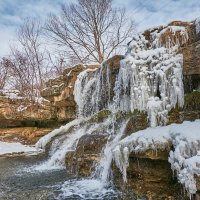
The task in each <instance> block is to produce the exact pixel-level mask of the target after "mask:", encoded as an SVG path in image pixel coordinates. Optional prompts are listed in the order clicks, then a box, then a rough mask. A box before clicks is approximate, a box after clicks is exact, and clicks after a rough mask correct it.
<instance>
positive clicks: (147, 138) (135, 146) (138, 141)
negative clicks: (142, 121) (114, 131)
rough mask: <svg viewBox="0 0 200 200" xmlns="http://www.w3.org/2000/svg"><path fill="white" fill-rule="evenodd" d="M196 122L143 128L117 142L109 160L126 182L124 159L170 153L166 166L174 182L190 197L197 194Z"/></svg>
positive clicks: (199, 143)
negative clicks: (177, 181) (171, 147)
mask: <svg viewBox="0 0 200 200" xmlns="http://www.w3.org/2000/svg"><path fill="white" fill-rule="evenodd" d="M199 130H200V120H196V121H195V122H184V123H183V124H172V125H168V126H164V127H155V128H147V129H145V130H142V131H138V132H137V133H133V134H132V135H130V136H128V137H126V138H125V139H123V140H121V141H120V142H119V143H118V145H116V147H115V148H114V149H113V157H114V160H115V163H116V165H117V167H118V168H119V169H120V171H121V173H122V174H123V178H124V181H125V182H126V181H127V179H126V169H127V166H128V159H127V158H128V155H129V153H131V152H134V153H140V152H145V151H147V150H155V151H157V150H160V149H169V148H170V145H171V144H172V145H173V149H174V150H171V151H170V153H169V159H168V160H169V162H170V163H171V168H172V170H173V171H174V172H175V173H176V174H177V177H178V180H179V182H180V183H182V184H183V186H184V187H185V189H186V190H187V192H188V193H189V194H190V195H192V194H195V193H196V191H197V188H196V181H195V177H194V176H195V175H198V176H199V175H200V153H199V152H200V134H199V133H200V131H199Z"/></svg>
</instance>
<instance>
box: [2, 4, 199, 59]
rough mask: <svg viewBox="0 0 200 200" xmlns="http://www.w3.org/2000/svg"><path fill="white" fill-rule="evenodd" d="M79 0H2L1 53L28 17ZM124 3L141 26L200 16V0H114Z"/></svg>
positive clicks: (45, 15)
mask: <svg viewBox="0 0 200 200" xmlns="http://www.w3.org/2000/svg"><path fill="white" fill-rule="evenodd" d="M73 1H75V0H0V56H4V55H6V54H7V53H8V52H9V44H10V43H12V42H14V40H15V30H16V28H17V27H18V26H19V25H20V24H21V23H22V21H23V18H26V17H38V16H39V17H41V18H42V19H45V18H46V17H47V15H48V13H49V12H53V13H58V12H59V8H60V4H62V3H64V2H67V3H70V2H73ZM113 2H114V5H115V6H119V7H120V6H124V7H125V8H126V9H127V10H128V12H129V15H130V17H131V18H133V19H134V20H135V22H136V23H137V25H138V26H137V29H138V30H139V31H142V30H144V29H146V28H149V27H152V26H157V25H161V24H167V23H169V22H170V21H173V20H187V21H190V20H193V19H195V18H197V17H200V0H113Z"/></svg>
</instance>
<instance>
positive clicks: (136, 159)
mask: <svg viewBox="0 0 200 200" xmlns="http://www.w3.org/2000/svg"><path fill="white" fill-rule="evenodd" d="M168 153H169V152H167V151H158V152H151V151H149V152H146V153H144V154H137V155H135V154H133V153H131V154H130V156H129V167H128V168H127V183H124V182H123V179H122V176H121V174H120V172H119V171H118V169H117V168H116V167H115V165H114V164H113V174H114V176H113V178H114V184H115V185H116V187H117V188H118V189H120V190H122V191H123V192H125V194H126V198H127V199H128V197H127V194H128V196H129V197H130V199H131V196H138V197H146V198H147V199H149V200H153V199H156V200H161V199H162V200H165V199H178V200H183V199H187V196H186V197H185V195H184V192H183V191H182V190H181V186H180V184H178V183H177V181H176V179H175V178H174V177H173V173H172V170H171V167H170V164H169V163H168V160H167V157H168Z"/></svg>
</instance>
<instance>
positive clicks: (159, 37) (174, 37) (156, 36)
mask: <svg viewBox="0 0 200 200" xmlns="http://www.w3.org/2000/svg"><path fill="white" fill-rule="evenodd" d="M151 37H152V39H153V46H154V47H157V48H159V47H166V48H172V47H174V46H181V45H183V44H185V43H187V41H188V39H189V36H188V31H187V29H186V27H184V26H167V27H165V28H163V29H162V30H161V31H159V29H157V30H155V31H154V32H152V33H151Z"/></svg>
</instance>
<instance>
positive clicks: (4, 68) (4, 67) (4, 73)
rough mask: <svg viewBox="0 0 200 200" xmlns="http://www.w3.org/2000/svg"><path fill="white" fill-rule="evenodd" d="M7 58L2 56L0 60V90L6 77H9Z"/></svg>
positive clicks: (5, 81)
mask: <svg viewBox="0 0 200 200" xmlns="http://www.w3.org/2000/svg"><path fill="white" fill-rule="evenodd" d="M8 64H9V63H8V62H7V59H5V58H2V60H1V62H0V90H2V89H4V87H5V85H6V83H7V80H8V77H9V73H8V72H9V67H8Z"/></svg>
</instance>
